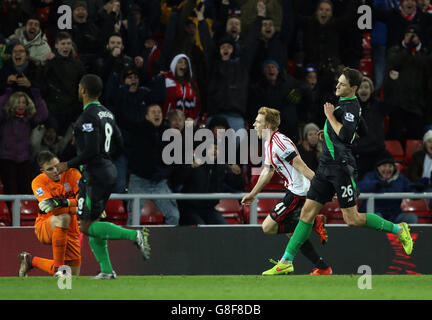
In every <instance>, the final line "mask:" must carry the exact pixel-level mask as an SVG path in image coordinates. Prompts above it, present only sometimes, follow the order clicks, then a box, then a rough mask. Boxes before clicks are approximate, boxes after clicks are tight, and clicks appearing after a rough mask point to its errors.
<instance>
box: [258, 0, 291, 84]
mask: <svg viewBox="0 0 432 320" xmlns="http://www.w3.org/2000/svg"><path fill="white" fill-rule="evenodd" d="M282 9H283V18H282V26H281V29H280V31H279V32H277V31H276V27H275V22H274V20H273V19H272V18H270V17H269V16H266V18H264V19H263V21H262V26H261V37H260V41H259V45H258V48H257V52H256V56H255V60H254V64H253V67H252V70H251V81H256V80H258V79H259V78H260V76H261V66H262V64H263V62H264V61H266V60H274V61H276V62H277V63H278V65H279V66H280V69H281V70H286V67H287V62H288V44H289V43H290V41H291V40H292V39H293V36H294V12H293V7H292V1H291V0H288V1H283V3H282Z"/></svg>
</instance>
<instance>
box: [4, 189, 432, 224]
mask: <svg viewBox="0 0 432 320" xmlns="http://www.w3.org/2000/svg"><path fill="white" fill-rule="evenodd" d="M246 194H247V193H205V194H203V193H188V194H186V193H170V194H123V193H115V194H112V195H111V197H110V199H113V200H128V201H131V202H132V206H131V208H132V211H131V213H132V215H131V218H130V219H129V221H128V225H129V226H138V225H140V216H141V208H140V200H155V199H175V200H207V199H213V200H214V199H242V198H243V197H244V196H245V195H246ZM284 196H285V193H271V192H269V193H260V194H258V195H257V197H256V199H255V201H254V202H253V203H252V204H251V206H250V218H249V224H257V221H258V208H257V203H258V199H282V198H283V197H284ZM431 198H432V192H427V193H426V192H425V193H410V192H399V193H362V194H360V196H359V199H360V200H364V199H367V204H366V210H367V212H375V209H374V208H375V205H374V204H375V199H431ZM22 200H27V201H32V200H33V201H34V200H36V198H35V197H34V196H33V195H3V194H0V201H13V210H12V226H16V227H18V226H20V219H21V218H20V210H21V201H22Z"/></svg>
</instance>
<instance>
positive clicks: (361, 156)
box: [353, 76, 389, 180]
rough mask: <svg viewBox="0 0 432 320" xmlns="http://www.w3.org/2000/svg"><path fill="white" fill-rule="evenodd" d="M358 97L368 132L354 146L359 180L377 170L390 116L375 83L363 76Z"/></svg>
mask: <svg viewBox="0 0 432 320" xmlns="http://www.w3.org/2000/svg"><path fill="white" fill-rule="evenodd" d="M357 97H358V100H359V103H360V106H361V108H362V109H361V110H362V118H363V119H364V123H366V126H367V132H365V133H364V134H362V135H360V137H359V138H358V139H356V141H355V143H354V145H353V153H354V156H355V157H356V160H357V169H358V175H359V179H360V180H361V179H362V178H363V176H364V175H365V174H366V173H367V172H369V171H371V170H373V169H374V168H375V163H376V160H377V157H378V156H379V155H380V154H381V152H383V151H384V150H385V126H384V119H385V117H386V116H387V115H388V114H389V107H388V105H387V104H385V103H384V102H383V101H382V100H381V99H380V98H378V97H376V96H375V94H374V83H373V81H372V80H371V79H370V78H369V77H366V76H363V79H362V82H361V84H360V88H359V89H358V90H357Z"/></svg>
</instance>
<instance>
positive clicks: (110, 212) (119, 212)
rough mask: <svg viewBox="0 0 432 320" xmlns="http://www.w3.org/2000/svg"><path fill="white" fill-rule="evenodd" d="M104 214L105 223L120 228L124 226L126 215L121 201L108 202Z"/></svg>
mask: <svg viewBox="0 0 432 320" xmlns="http://www.w3.org/2000/svg"><path fill="white" fill-rule="evenodd" d="M105 212H106V215H107V217H106V218H105V219H104V220H105V221H109V222H112V223H114V224H117V225H121V226H124V225H125V224H126V221H127V217H128V215H127V211H126V208H125V206H124V204H123V200H108V202H107V204H106V206H105Z"/></svg>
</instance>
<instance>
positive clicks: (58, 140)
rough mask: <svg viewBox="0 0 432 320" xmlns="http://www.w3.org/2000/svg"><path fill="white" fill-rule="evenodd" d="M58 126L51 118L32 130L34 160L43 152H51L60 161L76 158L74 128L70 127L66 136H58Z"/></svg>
mask: <svg viewBox="0 0 432 320" xmlns="http://www.w3.org/2000/svg"><path fill="white" fill-rule="evenodd" d="M58 131H59V129H58V124H57V123H56V121H55V119H54V118H52V117H49V118H48V120H47V121H45V122H43V123H42V124H40V125H38V126H37V127H35V128H34V129H33V130H32V133H31V136H30V143H31V147H32V159H36V156H37V155H38V154H39V152H41V151H50V152H52V153H55V154H56V155H58V158H59V159H60V160H65V159H70V158H73V157H74V156H75V148H74V147H73V146H72V144H71V142H72V136H73V126H72V125H70V126H69V127H68V128H67V130H66V133H65V135H64V136H60V135H58Z"/></svg>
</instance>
